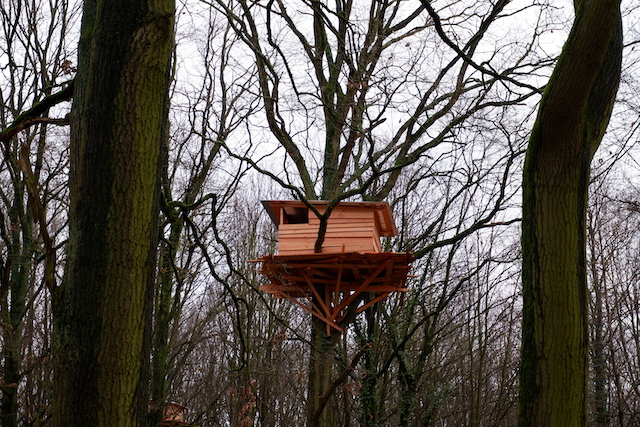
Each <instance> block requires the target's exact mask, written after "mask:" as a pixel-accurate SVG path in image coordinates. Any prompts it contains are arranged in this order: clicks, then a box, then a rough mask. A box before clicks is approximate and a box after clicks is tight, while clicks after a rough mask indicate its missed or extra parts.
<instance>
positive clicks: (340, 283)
mask: <svg viewBox="0 0 640 427" xmlns="http://www.w3.org/2000/svg"><path fill="white" fill-rule="evenodd" d="M412 260H413V254H411V253H397V252H379V253H356V252H350V253H340V254H308V255H268V256H265V257H262V258H260V260H259V261H260V262H262V268H261V269H260V270H259V272H260V273H262V274H264V275H265V276H267V278H268V279H269V282H270V283H269V284H267V285H263V286H260V290H262V291H266V292H267V293H269V294H271V295H273V296H274V297H276V298H285V299H288V300H290V301H292V302H294V303H295V304H297V305H299V306H300V307H302V308H304V309H305V310H307V311H309V312H310V313H311V314H313V315H314V316H316V317H318V318H319V319H322V320H323V321H324V322H325V323H326V324H327V334H329V333H330V330H331V328H333V329H336V330H338V331H342V327H340V326H339V323H340V322H341V321H342V320H343V319H344V318H345V316H346V315H347V313H348V309H349V308H350V307H353V308H355V310H356V312H361V311H363V310H366V309H367V308H368V307H370V306H372V305H373V304H375V303H377V302H378V301H382V300H383V299H385V298H387V297H388V296H389V295H390V294H391V293H392V292H407V291H408V289H407V288H406V286H405V285H406V280H407V273H408V271H409V263H410V262H411V261H412Z"/></svg>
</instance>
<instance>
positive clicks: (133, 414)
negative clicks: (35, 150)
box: [53, 0, 174, 426]
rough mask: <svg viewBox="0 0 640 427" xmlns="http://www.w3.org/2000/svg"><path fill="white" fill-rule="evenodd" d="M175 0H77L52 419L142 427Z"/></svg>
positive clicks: (56, 298)
mask: <svg viewBox="0 0 640 427" xmlns="http://www.w3.org/2000/svg"><path fill="white" fill-rule="evenodd" d="M173 25H174V4H173V2H172V1H171V0H167V1H154V2H151V1H144V0H141V1H133V2H132V1H121V2H100V1H93V0H87V1H85V2H84V15H83V18H82V37H81V40H80V45H79V51H78V59H79V61H78V74H77V77H76V81H75V91H74V104H73V109H72V117H73V119H72V133H71V165H70V178H69V187H70V201H71V204H70V209H69V221H70V228H69V243H68V245H67V254H68V258H67V266H66V272H65V277H64V282H63V283H62V285H61V286H60V287H59V288H57V289H55V290H54V294H53V310H54V326H55V330H54V332H55V341H54V342H55V347H54V351H55V354H54V356H55V384H54V392H55V396H56V399H55V402H54V423H55V425H58V426H63V425H64V426H69V425H77V426H87V425H100V426H106V425H114V424H117V425H122V426H129V425H143V423H144V422H145V421H146V417H147V415H146V412H147V404H148V383H147V381H148V363H149V359H148V355H149V350H150V348H149V341H148V340H149V333H150V331H149V326H150V308H151V300H150V299H151V295H152V294H151V286H152V284H153V282H154V278H155V257H156V243H157V235H158V232H157V217H158V193H159V163H160V161H159V160H160V159H159V156H160V146H161V142H162V140H163V133H164V132H166V129H167V126H166V120H167V111H168V105H167V98H168V97H167V93H168V87H169V69H170V57H171V50H172V44H173Z"/></svg>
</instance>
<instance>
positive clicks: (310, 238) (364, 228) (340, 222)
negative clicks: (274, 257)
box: [278, 206, 382, 255]
mask: <svg viewBox="0 0 640 427" xmlns="http://www.w3.org/2000/svg"><path fill="white" fill-rule="evenodd" d="M283 209H284V208H283ZM318 210H319V211H320V212H321V213H324V208H320V207H319V208H318ZM282 217H283V218H286V217H285V216H284V215H283V216H282ZM319 227H320V220H319V219H318V218H317V217H316V216H315V215H313V213H310V214H309V218H308V223H306V224H279V225H278V254H279V255H295V254H300V255H306V254H312V253H313V247H314V245H315V243H316V240H317V239H318V229H319ZM378 228H379V227H378V226H376V215H375V211H374V210H373V209H362V208H341V207H339V206H338V207H336V208H335V209H334V210H333V212H332V213H331V216H330V217H329V220H328V222H327V233H326V235H325V239H324V243H323V245H322V253H341V252H363V253H365V252H381V251H382V247H381V245H380V234H379V232H378Z"/></svg>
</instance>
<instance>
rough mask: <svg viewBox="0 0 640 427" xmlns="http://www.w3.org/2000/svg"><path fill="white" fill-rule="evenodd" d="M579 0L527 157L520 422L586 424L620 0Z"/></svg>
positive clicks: (617, 64) (617, 77)
mask: <svg viewBox="0 0 640 427" xmlns="http://www.w3.org/2000/svg"><path fill="white" fill-rule="evenodd" d="M575 3H576V7H577V11H576V18H575V22H574V26H573V29H572V31H571V34H570V35H569V39H568V40H567V43H566V45H565V46H564V48H563V51H562V54H561V56H560V58H559V60H558V64H557V65H556V68H555V70H554V72H553V75H552V77H551V79H550V81H549V84H548V86H547V89H546V91H545V94H544V96H543V98H542V102H541V104H540V110H539V112H538V118H537V121H536V124H535V126H534V129H533V132H532V135H531V139H530V142H529V148H528V150H527V156H526V160H525V171H524V181H523V230H522V233H523V235H522V241H523V340H522V362H521V363H522V366H521V376H520V425H523V426H584V425H586V424H587V397H588V358H589V344H588V292H587V282H586V263H585V258H586V255H585V213H586V200H587V188H588V183H589V167H590V163H591V159H592V157H593V154H594V152H595V150H596V148H597V147H598V144H599V142H600V140H601V139H602V136H603V134H604V131H605V129H606V126H607V124H608V121H609V117H610V114H611V109H612V105H613V101H614V99H615V94H616V91H617V86H618V82H619V80H620V58H621V46H622V36H621V34H622V29H621V23H620V2H619V0H592V1H586V0H585V1H576V2H575Z"/></svg>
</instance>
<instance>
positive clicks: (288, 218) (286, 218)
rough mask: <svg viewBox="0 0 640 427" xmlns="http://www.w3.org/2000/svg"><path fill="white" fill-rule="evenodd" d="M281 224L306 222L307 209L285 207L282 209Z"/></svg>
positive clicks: (307, 219) (307, 221)
mask: <svg viewBox="0 0 640 427" xmlns="http://www.w3.org/2000/svg"><path fill="white" fill-rule="evenodd" d="M282 213H283V218H282V223H283V224H308V223H309V209H307V208H292V207H286V208H284V209H283V212H282Z"/></svg>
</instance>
